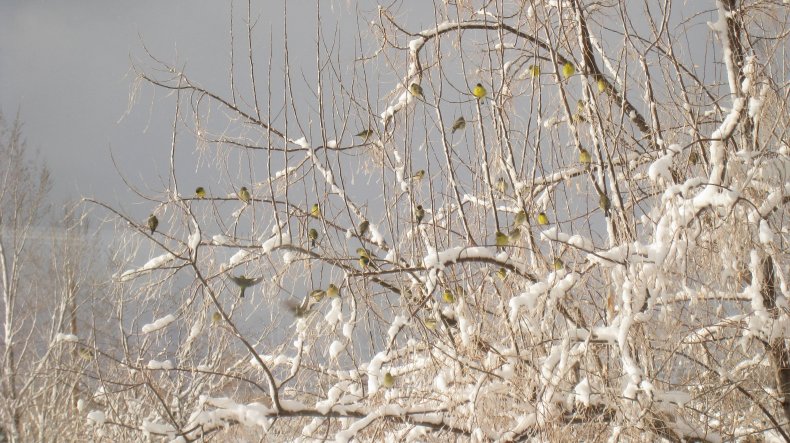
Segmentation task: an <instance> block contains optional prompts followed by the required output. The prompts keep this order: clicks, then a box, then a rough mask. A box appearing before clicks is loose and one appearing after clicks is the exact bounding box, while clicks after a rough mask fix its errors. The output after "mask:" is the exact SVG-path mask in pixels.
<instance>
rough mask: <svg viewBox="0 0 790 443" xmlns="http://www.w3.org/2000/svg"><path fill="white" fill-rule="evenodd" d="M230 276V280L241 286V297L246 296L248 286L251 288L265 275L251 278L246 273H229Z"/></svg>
mask: <svg viewBox="0 0 790 443" xmlns="http://www.w3.org/2000/svg"><path fill="white" fill-rule="evenodd" d="M228 277H229V278H230V281H232V282H233V283H235V284H236V286H238V287H239V298H244V292H245V291H246V290H247V288H251V287H253V286H255V285H257V284H258V283H260V282H262V281H263V277H256V278H250V277H247V276H245V275H239V276H238V277H237V276H235V275H228Z"/></svg>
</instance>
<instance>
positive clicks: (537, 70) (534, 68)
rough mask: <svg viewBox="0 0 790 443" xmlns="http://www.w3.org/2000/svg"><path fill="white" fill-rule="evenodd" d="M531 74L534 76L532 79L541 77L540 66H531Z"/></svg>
mask: <svg viewBox="0 0 790 443" xmlns="http://www.w3.org/2000/svg"><path fill="white" fill-rule="evenodd" d="M529 74H530V75H531V76H532V78H536V77H538V76H540V65H530V67H529Z"/></svg>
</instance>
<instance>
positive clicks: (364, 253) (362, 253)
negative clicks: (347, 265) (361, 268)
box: [357, 248, 370, 258]
mask: <svg viewBox="0 0 790 443" xmlns="http://www.w3.org/2000/svg"><path fill="white" fill-rule="evenodd" d="M357 255H358V256H360V257H368V258H370V253H368V250H367V249H365V248H357Z"/></svg>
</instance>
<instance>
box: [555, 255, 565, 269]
mask: <svg viewBox="0 0 790 443" xmlns="http://www.w3.org/2000/svg"><path fill="white" fill-rule="evenodd" d="M564 267H565V264H564V263H563V262H562V260H560V259H559V258H555V259H554V270H555V271H559V270H560V269H562V268H564Z"/></svg>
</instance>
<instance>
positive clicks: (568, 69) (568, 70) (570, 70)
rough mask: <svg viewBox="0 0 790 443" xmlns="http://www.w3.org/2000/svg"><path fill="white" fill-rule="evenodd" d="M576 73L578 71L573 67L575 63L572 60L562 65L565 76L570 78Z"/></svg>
mask: <svg viewBox="0 0 790 443" xmlns="http://www.w3.org/2000/svg"><path fill="white" fill-rule="evenodd" d="M575 73H576V68H574V67H573V64H572V63H571V62H565V64H564V65H562V75H563V76H564V77H565V78H570V76H572V75H573V74H575Z"/></svg>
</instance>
